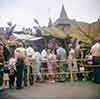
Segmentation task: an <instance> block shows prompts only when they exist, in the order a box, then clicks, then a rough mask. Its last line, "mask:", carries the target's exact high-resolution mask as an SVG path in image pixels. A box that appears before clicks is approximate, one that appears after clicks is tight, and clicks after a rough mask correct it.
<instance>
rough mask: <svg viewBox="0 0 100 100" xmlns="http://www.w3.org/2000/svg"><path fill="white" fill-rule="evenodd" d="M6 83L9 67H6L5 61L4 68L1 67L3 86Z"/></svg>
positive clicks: (5, 86)
mask: <svg viewBox="0 0 100 100" xmlns="http://www.w3.org/2000/svg"><path fill="white" fill-rule="evenodd" d="M8 83H9V69H8V63H7V62H6V63H5V64H4V68H3V86H4V88H7V87H8Z"/></svg>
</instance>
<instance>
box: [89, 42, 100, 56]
mask: <svg viewBox="0 0 100 100" xmlns="http://www.w3.org/2000/svg"><path fill="white" fill-rule="evenodd" d="M91 53H92V56H100V44H99V43H96V44H95V45H93V46H92V48H91Z"/></svg>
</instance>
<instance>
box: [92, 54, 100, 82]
mask: <svg viewBox="0 0 100 100" xmlns="http://www.w3.org/2000/svg"><path fill="white" fill-rule="evenodd" d="M93 65H94V82H95V83H99V84H100V57H96V56H94V57H93ZM95 65H96V66H95ZM97 65H98V66H97Z"/></svg>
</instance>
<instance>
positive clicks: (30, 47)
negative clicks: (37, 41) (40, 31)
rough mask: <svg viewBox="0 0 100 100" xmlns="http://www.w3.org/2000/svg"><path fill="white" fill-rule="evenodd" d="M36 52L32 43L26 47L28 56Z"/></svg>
mask: <svg viewBox="0 0 100 100" xmlns="http://www.w3.org/2000/svg"><path fill="white" fill-rule="evenodd" d="M33 53H34V49H33V48H32V46H31V45H29V46H28V48H26V55H27V56H32V55H33Z"/></svg>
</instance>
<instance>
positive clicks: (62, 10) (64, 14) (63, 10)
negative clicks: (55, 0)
mask: <svg viewBox="0 0 100 100" xmlns="http://www.w3.org/2000/svg"><path fill="white" fill-rule="evenodd" d="M60 18H64V19H66V18H68V16H67V13H66V10H65V8H64V4H62V9H61V13H60Z"/></svg>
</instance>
